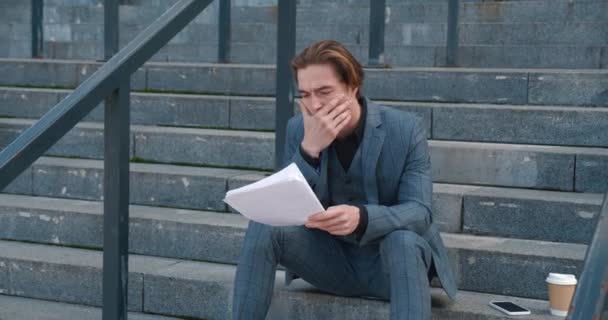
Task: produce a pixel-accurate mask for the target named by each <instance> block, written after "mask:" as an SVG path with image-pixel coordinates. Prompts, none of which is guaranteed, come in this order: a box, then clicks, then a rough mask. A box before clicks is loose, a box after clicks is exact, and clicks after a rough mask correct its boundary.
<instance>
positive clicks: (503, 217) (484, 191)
mask: <svg viewBox="0 0 608 320" xmlns="http://www.w3.org/2000/svg"><path fill="white" fill-rule="evenodd" d="M85 175H86V173H85ZM209 176H210V177H211V174H209ZM258 178H260V177H256V176H254V175H245V176H237V177H235V178H231V179H228V181H227V182H224V185H227V189H233V188H235V187H238V186H241V185H245V184H248V183H251V182H253V181H256V180H257V179H258ZM216 179H217V182H216V183H215V184H213V183H212V182H209V185H208V186H207V188H206V189H204V188H202V187H197V186H195V187H194V189H198V190H193V191H192V192H191V194H192V195H191V194H189V193H185V194H173V195H172V197H173V198H172V197H170V196H167V195H163V194H160V193H159V192H151V191H147V190H146V191H147V194H148V195H149V196H150V197H149V198H148V199H142V198H141V197H140V196H139V194H142V193H146V192H144V191H142V189H144V187H142V185H141V184H140V183H139V182H138V181H133V182H132V188H131V193H132V197H131V203H132V204H138V205H158V206H163V207H174V208H179V207H182V208H183V207H190V208H193V209H203V210H204V209H206V210H213V211H214V212H218V213H219V212H226V208H225V207H224V205H223V204H222V203H220V202H219V200H220V199H222V198H221V196H222V195H221V193H222V186H221V184H222V182H223V181H222V180H220V179H218V178H216ZM57 180H62V179H61V178H58V179H57ZM63 180H65V179H63ZM159 180H160V179H159ZM175 180H178V179H175ZM169 181H171V180H169ZM186 181H190V180H186ZM61 182H63V181H56V183H58V184H59V185H61V184H60V183H61ZM161 183H162V182H161ZM47 184H48V185H50V183H47ZM64 184H65V183H64ZM164 184H166V182H165V183H164ZM159 188H161V189H168V188H169V187H165V186H164V185H159ZM40 189H41V188H38V190H37V191H38V192H32V193H27V195H17V194H13V195H8V194H5V195H0V199H2V200H3V201H2V203H3V204H2V205H0V211H1V212H4V213H5V214H8V215H7V216H5V217H7V219H9V220H8V221H7V222H6V223H5V225H13V222H11V221H13V220H12V219H20V218H19V217H17V216H16V215H15V214H16V212H30V210H35V211H36V210H43V211H49V212H50V213H49V214H50V215H51V216H53V218H52V219H47V220H48V221H51V220H52V221H53V222H56V221H61V215H62V214H64V212H75V213H79V212H80V211H79V210H83V209H82V208H83V207H84V206H90V207H92V208H95V210H98V211H99V212H101V209H100V208H99V206H100V203H98V202H90V201H83V200H73V199H90V200H101V196H99V192H91V194H87V193H86V192H81V193H80V194H72V192H74V189H75V188H73V187H70V188H69V189H68V187H66V193H65V194H61V192H59V193H53V191H54V190H40ZM47 189H52V188H51V187H48V188H47ZM62 189H63V188H62ZM174 189H179V188H178V187H175V186H174ZM13 191H18V190H13ZM61 191H63V190H61ZM68 191H70V193H68ZM166 191H167V192H171V191H173V192H176V193H177V192H180V191H179V190H166ZM196 192H199V194H200V196H199V197H200V199H198V202H195V201H196V200H197V199H191V198H190V197H193V195H196ZM95 193H97V197H96V194H95ZM31 195H33V196H36V197H34V198H32V197H31ZM45 196H52V197H58V198H61V199H52V198H46V197H45ZM212 196H219V197H220V198H217V199H213V198H212ZM163 197H164V198H163ZM175 198H177V199H175ZM157 199H158V200H157ZM178 199H179V200H181V202H180V201H178ZM184 199H187V200H184ZM601 201H602V195H601V194H576V193H568V192H554V191H533V190H526V189H509V188H491V187H473V186H464V185H449V184H435V185H434V194H433V209H434V212H433V216H434V219H435V221H436V222H437V223H438V224H439V227H440V229H441V231H443V232H451V233H470V234H480V235H488V236H499V237H508V238H521V239H532V240H543V241H555V242H572V243H581V244H587V243H589V241H590V240H591V236H592V234H593V230H594V228H595V225H596V223H597V219H598V216H599V211H600V206H601ZM32 202H40V203H44V204H41V205H36V204H32ZM197 206H198V207H197ZM205 206H206V208H205ZM136 208H137V207H136ZM134 210H140V211H144V212H145V211H146V210H152V211H154V209H151V208H149V207H145V208H140V209H134ZM159 210H160V211H159V212H163V213H165V214H166V215H171V214H176V215H178V216H179V215H181V213H184V211H183V210H181V209H166V210H165V209H159ZM86 212H88V211H86ZM231 212H234V211H231ZM197 213H198V211H197ZM212 216H213V217H216V215H212ZM232 216H233V215H232V214H228V215H227V216H217V217H218V218H220V217H221V218H225V219H233V218H231V217H232ZM58 219H59V220H58ZM48 221H47V222H48ZM228 221H231V220H228ZM15 223H19V221H17V222H15ZM84 224H85V223H84V222H83V223H82V225H84ZM566 225H567V226H568V232H563V230H562V229H563V228H564V226H566ZM49 226H53V225H49ZM30 227H32V228H34V229H23V227H19V226H14V228H13V229H8V230H5V232H8V235H9V237H17V236H18V235H19V234H22V235H24V236H31V235H35V232H40V230H42V229H43V228H44V225H43V226H35V227H34V226H33V225H31V226H27V228H30ZM35 228H39V229H38V231H36V230H37V229H35ZM94 229H95V228H93V227H91V228H89V229H88V230H94ZM24 230H25V231H24ZM28 230H29V231H28ZM65 230H66V231H68V230H72V228H67V229H65ZM49 232H50V233H53V232H58V231H55V229H52V230H51V231H49ZM70 232H71V231H70ZM87 235H91V234H90V233H88V231H87ZM52 238H53V237H51V236H48V237H46V238H45V239H47V240H45V241H51V240H52ZM60 238H61V239H65V238H66V237H65V236H61V237H60ZM77 238H78V237H77ZM20 240H27V239H20ZM34 240H36V239H34Z"/></svg>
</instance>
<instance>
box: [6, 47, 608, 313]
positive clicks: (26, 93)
mask: <svg viewBox="0 0 608 320" xmlns="http://www.w3.org/2000/svg"><path fill="white" fill-rule="evenodd" d="M97 67H98V63H95V62H91V61H71V60H63V61H56V60H27V59H0V72H2V73H3V74H11V75H12V76H11V77H5V78H3V79H1V80H0V146H6V145H7V144H8V143H10V142H11V141H12V140H13V139H14V138H15V137H16V135H17V134H18V133H19V132H22V131H23V130H24V129H26V128H27V127H29V126H30V125H31V124H33V122H34V121H35V119H37V118H39V117H40V116H41V115H42V114H44V113H45V112H46V111H48V110H49V109H50V107H52V106H53V105H54V104H56V103H57V102H58V101H60V100H61V99H62V98H63V97H65V96H66V95H67V94H68V93H69V92H70V91H71V88H73V87H75V86H76V85H77V84H78V83H79V82H81V81H82V80H84V79H86V77H87V76H89V75H90V74H92V72H93V71H94V70H95V69H96V68H97ZM366 75H367V82H366V88H365V91H366V92H369V93H370V94H371V95H372V96H373V97H374V98H376V100H378V101H381V102H383V103H384V104H387V105H390V106H392V107H394V108H399V109H402V110H404V111H408V112H412V113H414V114H416V115H418V116H420V117H421V118H423V119H424V122H425V124H426V127H427V134H428V138H429V144H430V147H431V158H432V165H433V178H434V182H435V184H434V195H433V205H434V214H435V219H436V220H437V222H438V223H439V225H440V229H441V231H442V237H443V239H444V241H445V243H446V246H447V248H448V251H449V257H450V261H451V263H452V265H453V268H454V271H455V273H456V276H457V282H458V284H459V288H460V289H461V290H462V291H463V292H462V294H461V295H460V299H459V301H458V302H457V303H456V304H447V303H446V301H445V299H444V298H445V297H443V295H442V294H441V293H440V292H439V291H438V290H436V291H434V309H433V310H434V311H433V312H434V317H435V318H436V319H459V318H462V319H503V318H504V317H503V316H502V315H500V314H499V313H497V312H495V311H493V310H491V309H490V308H488V307H487V303H488V302H489V301H490V300H491V299H497V298H499V297H502V298H506V299H511V300H515V301H519V302H521V303H522V305H524V306H527V307H529V308H531V309H532V310H533V311H534V313H535V315H533V316H532V317H530V319H549V318H550V316H548V314H547V311H546V301H545V300H546V299H547V293H546V286H545V284H544V282H543V281H544V277H545V276H546V274H547V273H548V272H550V271H552V272H567V273H575V274H580V271H581V268H582V263H583V259H584V254H585V250H586V244H587V243H588V242H589V240H590V237H591V235H592V232H593V228H594V226H595V222H596V221H597V217H598V213H599V209H600V205H601V201H602V194H601V192H604V191H605V190H606V189H607V188H608V184H606V181H608V176H607V175H608V173H606V172H608V170H606V168H608V146H607V145H606V141H608V139H606V138H608V128H607V127H606V125H605V123H606V117H608V99H606V91H605V83H606V81H607V80H606V79H608V77H606V75H607V73H606V71H601V70H596V71H590V70H587V71H583V70H541V69H442V68H396V69H391V70H373V69H370V70H368V71H367V74H366ZM256 83H257V84H259V85H255V84H256ZM273 83H274V68H273V67H272V66H266V65H239V64H231V65H219V64H200V63H199V64H194V63H189V64H183V63H150V64H147V65H145V66H144V67H142V68H141V69H140V70H139V71H138V72H137V73H136V74H135V76H134V77H133V90H134V92H133V94H132V118H133V121H132V122H133V125H132V127H131V137H130V139H131V156H132V163H131V204H132V207H131V226H130V228H131V231H130V252H131V254H132V256H131V262H132V263H131V281H132V284H131V288H132V289H131V290H132V292H131V291H130V301H131V304H130V310H131V311H134V312H140V313H141V312H144V313H151V314H160V315H164V316H174V317H175V316H176V317H186V318H204V319H226V318H227V314H228V312H229V305H230V295H229V292H230V290H231V285H232V283H231V278H232V275H233V272H234V264H235V263H236V257H237V255H238V252H239V250H240V246H241V241H242V239H243V236H244V231H245V228H246V221H245V219H243V218H242V217H241V216H240V215H238V214H234V213H232V212H231V211H230V210H229V208H228V207H227V206H226V205H225V204H224V203H223V202H222V201H221V199H222V198H223V196H224V194H225V192H226V191H227V190H230V189H234V188H237V187H239V186H242V185H245V184H248V183H251V182H254V181H257V180H259V179H261V178H263V177H264V176H266V175H268V174H270V173H271V170H272V165H273V159H274V133H273V130H274V112H273V109H274V98H272V92H273V90H274V84H273ZM395 84H400V85H402V87H398V86H396V85H395ZM479 87H481V89H476V88H479ZM102 108H103V106H100V107H99V108H97V109H96V110H95V111H94V112H93V113H92V114H91V115H89V116H88V117H87V118H86V119H85V121H84V122H82V123H80V124H78V125H77V127H76V128H75V129H73V130H72V131H70V132H69V133H68V134H67V135H66V136H65V137H64V138H62V140H61V141H60V142H59V143H58V144H57V145H56V146H54V147H53V148H52V149H50V150H49V151H48V152H47V154H46V156H45V157H43V158H41V159H39V160H38V161H37V162H36V163H35V164H34V165H33V166H32V167H31V168H30V169H28V170H27V171H26V172H25V173H24V174H22V176H21V177H20V178H18V179H17V180H16V181H15V182H13V183H12V184H11V185H10V186H9V187H8V188H7V189H6V190H5V192H6V193H5V194H3V195H0V225H2V226H5V227H3V228H2V229H0V239H3V240H2V242H0V246H2V247H3V250H0V252H2V253H0V262H2V263H3V265H4V267H5V268H6V271H5V274H6V279H7V280H5V281H4V283H5V284H4V288H0V290H3V293H4V294H7V295H9V296H14V297H18V298H19V299H36V300H34V302H32V303H34V304H39V303H41V304H42V303H44V304H46V303H53V302H42V301H41V300H52V301H55V302H54V303H69V304H75V305H76V306H74V308H77V309H78V308H85V307H82V306H80V305H86V306H90V307H91V308H92V309H87V310H91V311H90V312H98V311H99V310H98V309H95V307H99V305H100V299H101V296H100V295H101V291H100V290H99V289H100V285H101V282H100V281H101V269H100V266H101V253H100V252H99V250H100V249H101V243H102V228H101V226H102V215H101V212H102V202H101V200H103V194H102V190H103V162H102V160H101V159H102V158H103V148H102V145H103V144H102V139H103V124H102V120H103V112H102V111H103V110H102ZM602 177H607V178H602ZM564 230H567V231H564ZM0 266H2V264H0ZM22 272H24V273H22ZM48 273H51V274H52V276H51V277H44V276H45V275H46V274H48ZM1 274H2V270H1V269H0V275H1ZM280 275H281V274H280V273H279V274H278V277H279V279H280ZM0 279H2V278H0ZM49 279H50V280H49ZM280 280H281V281H280V282H278V284H277V293H276V297H275V300H276V301H275V304H274V305H273V308H272V312H271V315H270V317H269V318H273V317H276V319H286V318H289V319H319V318H331V319H382V318H386V317H387V314H388V309H387V304H386V303H385V302H382V301H376V300H361V299H352V298H338V297H329V296H327V295H324V294H322V293H318V292H314V290H313V291H312V292H311V289H310V288H308V287H306V285H305V284H299V285H298V286H295V287H289V288H285V287H284V286H282V279H280ZM44 281H48V286H49V287H53V288H54V289H53V290H51V291H48V290H46V291H45V290H38V289H37V287H39V286H42V285H43V283H44ZM2 283H3V281H1V280H0V284H2ZM51 283H53V286H51ZM44 287H47V286H46V285H44ZM49 290H50V289H49ZM504 296H506V297H504ZM0 301H1V300H0ZM18 301H22V302H23V303H27V301H30V300H18ZM201 301H203V302H201ZM1 303H2V302H0V304H1ZM49 308H51V306H49ZM86 308H88V307H86ZM66 310H68V309H66ZM69 310H71V309H69ZM79 310H80V309H78V310H74V311H73V312H74V314H77V312H84V311H79ZM83 310H84V309H83ZM70 312H71V311H70ZM328 312H331V313H332V314H333V316H332V317H329V316H328V315H327V314H328ZM23 317H25V316H23Z"/></svg>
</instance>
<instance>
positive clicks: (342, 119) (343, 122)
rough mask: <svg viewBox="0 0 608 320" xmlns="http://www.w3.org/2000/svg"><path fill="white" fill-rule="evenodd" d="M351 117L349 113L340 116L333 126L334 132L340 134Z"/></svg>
mask: <svg viewBox="0 0 608 320" xmlns="http://www.w3.org/2000/svg"><path fill="white" fill-rule="evenodd" d="M351 117H352V115H351V114H350V113H346V114H344V115H342V116H341V117H339V118H338V119H336V122H335V124H334V127H335V128H336V131H337V132H340V131H341V130H342V129H343V128H344V127H345V126H346V125H347V124H348V122H349V121H350V119H351Z"/></svg>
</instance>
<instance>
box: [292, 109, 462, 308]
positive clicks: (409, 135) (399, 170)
mask: <svg viewBox="0 0 608 320" xmlns="http://www.w3.org/2000/svg"><path fill="white" fill-rule="evenodd" d="M366 101H367V119H366V122H365V132H364V137H363V140H362V142H361V145H360V148H361V156H362V164H363V168H364V183H365V186H364V190H365V196H366V204H365V207H366V209H367V212H368V218H369V220H368V225H367V230H366V231H365V234H364V235H363V237H361V240H360V243H359V244H360V245H366V244H369V243H373V242H378V241H380V240H381V239H382V238H383V237H384V236H385V235H387V234H389V233H390V232H391V231H394V230H410V231H414V232H416V233H417V234H419V235H420V236H422V237H423V238H424V239H425V240H426V241H427V242H428V243H429V246H430V247H431V249H432V252H433V265H434V266H432V267H431V268H432V269H434V271H435V273H436V275H437V276H438V277H439V280H440V281H441V285H442V286H443V289H444V290H445V291H446V292H447V294H448V295H449V296H450V298H452V299H454V298H455V296H456V293H457V288H456V283H455V279H454V275H453V273H452V270H451V268H450V264H449V261H448V257H447V252H446V249H445V247H444V245H443V241H442V239H441V237H440V235H439V229H438V227H437V225H436V224H435V223H433V218H432V211H431V210H432V209H431V205H432V199H433V182H432V178H431V163H430V156H429V151H428V144H427V140H426V130H425V128H424V126H423V125H422V122H421V119H419V118H418V117H416V116H415V115H413V114H411V113H407V112H403V111H400V110H396V109H393V108H389V107H385V106H380V105H377V104H376V103H374V102H372V101H370V100H366ZM303 138H304V123H303V119H302V115H296V116H294V117H292V118H291V119H290V120H289V122H288V125H287V139H286V148H285V156H284V159H283V166H287V165H289V164H290V163H292V162H293V163H296V164H297V166H298V168H299V169H300V171H302V173H303V175H304V176H305V177H306V179H307V181H308V183H309V184H310V185H311V187H312V189H313V190H314V192H315V194H316V195H317V197H318V198H319V200H320V201H321V202H322V203H328V202H326V201H327V200H328V199H327V198H328V197H329V193H328V183H327V166H328V162H329V161H328V154H327V150H325V151H324V152H322V154H321V156H320V157H321V168H320V170H319V171H317V170H315V168H313V167H311V166H310V165H309V164H308V163H307V162H306V161H305V160H304V159H303V158H302V156H301V154H300V152H299V145H300V143H301V142H302V139H303ZM293 278H294V275H293V274H291V273H289V272H288V273H287V279H286V282H287V283H289V282H291V280H292V279H293Z"/></svg>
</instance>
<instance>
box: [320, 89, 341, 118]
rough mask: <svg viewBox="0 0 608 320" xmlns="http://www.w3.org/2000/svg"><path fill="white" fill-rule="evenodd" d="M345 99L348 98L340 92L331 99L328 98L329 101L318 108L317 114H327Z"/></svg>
mask: <svg viewBox="0 0 608 320" xmlns="http://www.w3.org/2000/svg"><path fill="white" fill-rule="evenodd" d="M345 99H348V98H347V97H346V96H345V95H343V94H340V95H338V96H336V97H334V98H332V99H331V100H329V102H328V103H327V104H325V105H324V106H323V107H322V108H321V109H320V110H319V112H318V113H319V115H320V116H326V115H328V114H329V113H330V112H331V111H332V110H334V109H335V108H336V107H338V106H339V105H340V104H342V103H343V101H344V100H345Z"/></svg>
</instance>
